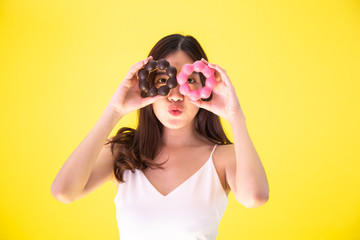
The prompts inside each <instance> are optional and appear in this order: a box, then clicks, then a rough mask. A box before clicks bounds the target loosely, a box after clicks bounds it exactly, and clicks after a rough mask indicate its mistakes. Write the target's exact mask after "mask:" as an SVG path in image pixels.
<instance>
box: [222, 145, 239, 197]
mask: <svg viewBox="0 0 360 240" xmlns="http://www.w3.org/2000/svg"><path fill="white" fill-rule="evenodd" d="M223 149H224V150H223V151H224V152H223V154H222V155H223V156H224V158H225V159H226V162H225V178H226V183H227V185H228V186H229V188H230V189H231V191H232V192H233V193H234V195H235V197H236V156H235V148H234V144H227V145H224V148H223ZM237 200H238V199H237Z"/></svg>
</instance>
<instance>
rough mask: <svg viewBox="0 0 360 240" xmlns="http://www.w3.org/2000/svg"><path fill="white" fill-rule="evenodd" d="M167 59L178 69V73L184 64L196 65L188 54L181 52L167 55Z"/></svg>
mask: <svg viewBox="0 0 360 240" xmlns="http://www.w3.org/2000/svg"><path fill="white" fill-rule="evenodd" d="M165 59H166V60H167V61H168V62H169V63H170V65H171V66H174V67H176V69H177V70H178V71H180V70H181V68H182V66H183V65H184V64H192V63H194V61H193V60H192V59H191V57H190V56H189V55H188V54H187V53H185V52H184V51H181V50H179V51H176V52H174V53H171V54H169V55H167V56H166V57H165Z"/></svg>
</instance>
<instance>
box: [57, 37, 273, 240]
mask: <svg viewBox="0 0 360 240" xmlns="http://www.w3.org/2000/svg"><path fill="white" fill-rule="evenodd" d="M161 58H165V59H166V60H167V61H168V62H169V63H170V65H171V66H174V67H175V68H176V69H177V73H179V72H180V71H181V68H182V66H183V65H184V64H191V63H193V62H195V61H197V60H200V59H201V61H202V62H203V63H204V64H206V65H208V66H209V67H210V68H213V69H214V70H215V77H216V79H217V81H218V84H217V86H216V87H215V88H214V89H213V92H212V95H211V96H210V97H209V99H200V100H197V101H192V100H190V99H189V98H188V96H184V95H182V94H180V92H179V86H177V87H176V88H173V89H171V90H170V92H169V94H168V95H167V96H160V95H158V96H156V97H148V98H142V97H141V94H140V89H139V87H138V85H139V80H138V78H137V77H138V76H137V72H138V71H139V70H140V69H141V68H142V67H144V66H145V65H146V63H147V62H148V61H150V60H151V59H154V60H158V59H161ZM153 75H154V74H153ZM153 81H154V84H155V85H156V86H157V87H160V86H162V85H164V84H166V81H167V76H166V75H165V74H164V73H163V71H160V70H157V72H156V76H154V78H153ZM188 84H189V85H190V86H191V88H193V89H199V88H201V87H202V86H204V85H205V81H204V76H203V75H202V74H198V73H196V72H193V73H192V74H191V75H190V76H189V79H188ZM138 109H140V110H139V120H138V127H137V129H136V130H134V129H131V128H126V127H124V128H121V129H120V130H119V131H118V133H117V134H116V136H114V137H113V138H112V139H108V138H107V137H108V135H109V134H110V133H111V131H112V129H113V128H114V127H115V125H116V123H117V122H118V121H119V120H120V119H121V118H122V117H123V116H125V115H126V114H127V113H129V112H132V111H134V110H138ZM219 116H220V117H222V118H223V119H225V120H227V121H228V122H229V123H230V125H231V127H232V130H233V135H234V144H232V143H231V142H230V141H229V140H228V138H227V137H226V135H225V133H224V131H223V128H222V126H221V123H220V119H219ZM107 140H108V141H107ZM106 141H107V142H106ZM104 143H105V144H104ZM107 181H113V182H114V183H115V184H116V186H117V195H116V197H115V204H116V211H117V220H118V226H119V230H120V237H121V239H122V240H124V239H216V235H217V228H218V225H219V222H220V219H221V217H222V216H223V214H224V211H225V208H226V205H227V196H228V194H229V192H230V190H232V191H233V193H234V196H235V198H236V200H237V201H238V202H239V203H241V204H243V205H244V206H245V207H248V208H252V207H258V206H261V205H263V204H264V203H265V202H266V201H267V200H268V195H269V189H268V182H267V178H266V174H265V171H264V169H263V166H262V164H261V161H260V159H259V157H258V155H257V153H256V150H255V148H254V146H253V144H252V142H251V140H250V137H249V135H248V132H247V129H246V125H245V116H244V114H243V112H242V110H241V107H240V103H239V101H238V98H237V96H236V93H235V90H234V88H233V86H232V84H231V81H230V79H229V77H228V76H227V74H226V71H225V70H224V69H222V68H221V67H220V66H218V65H214V64H212V63H209V62H208V61H207V56H206V54H205V52H204V50H203V49H202V47H201V46H200V44H199V43H198V41H197V40H196V39H195V38H193V37H192V36H183V35H180V34H172V35H169V36H166V37H164V38H162V39H161V40H160V41H159V42H158V43H156V45H155V46H154V47H153V49H152V50H151V51H150V53H149V57H148V58H147V59H145V60H142V61H140V62H138V63H137V64H135V65H133V66H132V67H131V68H130V71H129V73H128V74H127V76H126V77H125V79H124V80H123V81H122V82H121V84H120V86H119V88H118V89H117V90H116V92H115V94H114V96H113V97H112V98H111V100H110V102H109V104H108V106H107V107H106V109H105V111H104V113H103V114H102V115H101V117H100V119H99V121H98V122H97V123H96V125H95V126H94V128H93V129H92V130H91V131H90V133H89V134H88V135H87V136H86V138H85V139H84V140H83V141H82V142H81V143H80V145H79V146H78V147H77V148H76V149H75V151H74V152H73V153H72V154H71V156H70V157H69V158H68V160H67V161H66V162H65V164H64V166H63V167H62V168H61V169H60V171H59V173H58V175H57V176H56V178H55V180H54V182H53V184H52V189H51V190H52V194H53V196H54V197H55V198H56V199H58V200H59V201H61V202H64V203H70V202H72V201H75V200H77V199H80V198H82V197H84V196H85V195H87V194H89V193H90V192H92V191H94V190H95V189H97V188H98V187H100V186H101V185H102V184H104V183H105V182H107Z"/></svg>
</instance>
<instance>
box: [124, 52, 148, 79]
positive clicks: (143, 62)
mask: <svg viewBox="0 0 360 240" xmlns="http://www.w3.org/2000/svg"><path fill="white" fill-rule="evenodd" d="M151 59H152V56H149V57H148V58H146V59H144V60H141V61H139V62H137V63H135V64H134V65H132V66H131V67H130V70H129V73H128V75H127V78H128V79H131V78H133V77H134V75H135V74H136V77H138V76H137V72H138V71H139V69H141V68H142V67H143V66H144V65H146V64H147V63H148V62H149V61H150V60H151Z"/></svg>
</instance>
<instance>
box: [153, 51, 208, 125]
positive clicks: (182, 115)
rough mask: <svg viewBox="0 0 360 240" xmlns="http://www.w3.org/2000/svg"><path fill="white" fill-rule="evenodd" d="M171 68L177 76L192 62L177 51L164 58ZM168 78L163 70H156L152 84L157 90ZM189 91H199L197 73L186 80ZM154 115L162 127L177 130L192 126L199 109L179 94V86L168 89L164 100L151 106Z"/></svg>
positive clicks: (199, 82)
mask: <svg viewBox="0 0 360 240" xmlns="http://www.w3.org/2000/svg"><path fill="white" fill-rule="evenodd" d="M165 59H166V60H167V61H168V62H169V63H170V65H171V66H173V67H175V68H176V69H177V73H178V74H179V73H180V71H181V68H182V67H183V65H184V64H187V63H188V64H192V63H193V62H194V61H193V60H192V59H191V58H190V57H189V56H188V55H187V54H186V53H185V52H183V51H181V50H179V51H176V52H174V53H171V54H169V55H167V56H166V57H165ZM168 78H169V77H168V76H167V75H166V74H165V70H157V72H156V75H155V80H154V84H155V86H156V87H157V88H159V87H161V86H163V85H165V84H166V82H167V79H168ZM188 84H189V86H190V88H191V89H193V90H195V89H201V88H202V85H201V81H200V76H199V73H197V72H193V73H192V74H191V75H190V76H189V78H188ZM152 107H153V110H154V113H155V115H156V117H157V118H158V119H159V121H160V122H161V123H162V124H163V125H164V127H168V128H173V129H179V128H182V127H184V126H186V125H188V124H193V120H194V117H195V116H196V114H197V112H198V111H199V108H198V107H196V106H195V105H194V104H192V103H191V102H190V101H189V98H188V97H187V96H184V95H182V94H181V93H180V92H179V85H178V86H177V87H176V88H172V89H170V92H169V94H168V95H167V97H165V98H161V99H159V100H157V101H155V102H154V103H153V104H152Z"/></svg>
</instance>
